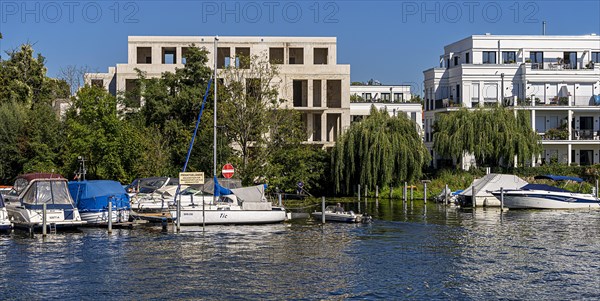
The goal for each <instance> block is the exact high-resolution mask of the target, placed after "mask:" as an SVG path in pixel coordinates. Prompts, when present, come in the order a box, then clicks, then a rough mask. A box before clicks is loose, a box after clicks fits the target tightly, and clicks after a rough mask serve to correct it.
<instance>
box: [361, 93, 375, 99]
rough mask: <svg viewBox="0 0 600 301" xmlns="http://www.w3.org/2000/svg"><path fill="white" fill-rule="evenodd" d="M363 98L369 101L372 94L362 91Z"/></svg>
mask: <svg viewBox="0 0 600 301" xmlns="http://www.w3.org/2000/svg"><path fill="white" fill-rule="evenodd" d="M363 99H364V100H367V101H371V100H373V96H371V93H363Z"/></svg>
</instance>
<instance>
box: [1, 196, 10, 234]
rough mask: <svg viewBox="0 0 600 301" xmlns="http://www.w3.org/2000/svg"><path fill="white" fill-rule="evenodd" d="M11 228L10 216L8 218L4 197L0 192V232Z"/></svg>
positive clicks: (8, 230)
mask: <svg viewBox="0 0 600 301" xmlns="http://www.w3.org/2000/svg"><path fill="white" fill-rule="evenodd" d="M11 228H12V223H11V222H10V218H8V212H7V211H6V207H5V206H4V198H3V197H2V195H1V194H0V233H6V232H10V230H11Z"/></svg>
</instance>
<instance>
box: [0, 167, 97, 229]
mask: <svg viewBox="0 0 600 301" xmlns="http://www.w3.org/2000/svg"><path fill="white" fill-rule="evenodd" d="M12 192H14V193H13V194H14V195H16V196H17V197H15V198H14V199H11V200H9V201H8V202H7V203H6V210H7V211H8V215H9V217H10V218H11V220H12V222H13V224H14V226H15V227H16V228H39V227H41V226H42V223H43V207H44V204H45V205H46V222H47V225H48V226H50V227H51V228H55V229H58V228H73V227H78V226H81V225H83V224H85V221H83V220H82V219H81V216H80V215H79V210H78V209H77V207H75V204H74V203H73V199H72V198H71V195H70V194H69V189H68V187H67V179H65V178H63V177H62V176H61V175H58V174H54V173H30V174H24V175H20V176H18V177H17V179H16V180H15V184H14V186H13V191H12Z"/></svg>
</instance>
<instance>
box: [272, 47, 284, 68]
mask: <svg viewBox="0 0 600 301" xmlns="http://www.w3.org/2000/svg"><path fill="white" fill-rule="evenodd" d="M269 63H271V64H283V48H269Z"/></svg>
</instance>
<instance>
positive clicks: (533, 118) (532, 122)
mask: <svg viewBox="0 0 600 301" xmlns="http://www.w3.org/2000/svg"><path fill="white" fill-rule="evenodd" d="M531 129H532V130H534V131H535V109H532V110H531ZM536 161H537V157H536V156H535V155H533V156H531V167H535V163H536Z"/></svg>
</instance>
